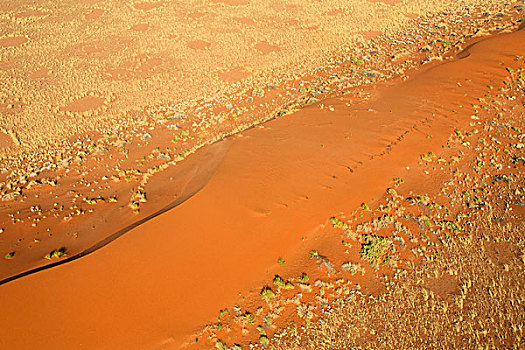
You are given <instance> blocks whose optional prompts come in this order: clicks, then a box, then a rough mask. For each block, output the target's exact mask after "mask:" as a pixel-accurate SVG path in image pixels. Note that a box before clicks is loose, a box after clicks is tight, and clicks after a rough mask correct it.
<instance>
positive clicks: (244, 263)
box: [0, 5, 525, 348]
mask: <svg viewBox="0 0 525 350" xmlns="http://www.w3.org/2000/svg"><path fill="white" fill-rule="evenodd" d="M135 6H137V5H135ZM141 6H142V5H141ZM144 7H145V8H147V6H146V5H144ZM523 52H525V31H520V32H516V33H512V34H506V35H501V36H498V37H496V38H491V39H487V40H484V41H481V42H479V43H477V44H475V45H473V46H472V47H470V48H469V49H468V52H467V53H465V54H463V55H462V56H461V57H462V58H461V59H457V60H454V61H453V62H449V63H444V64H441V65H436V66H433V67H431V68H430V69H427V70H426V71H424V72H422V73H420V74H418V75H417V76H416V77H415V78H413V79H411V80H408V81H406V82H404V83H399V84H397V85H394V86H390V87H382V88H380V89H378V90H377V91H374V96H375V97H374V98H373V99H372V100H371V101H369V102H366V103H361V104H357V105H356V104H351V103H350V102H351V101H350V100H349V99H346V98H345V97H341V98H336V99H331V100H325V101H321V102H320V103H317V104H314V105H311V106H309V107H307V108H304V109H303V110H301V111H299V112H297V113H295V114H293V115H289V116H285V117H282V118H280V119H277V120H274V121H271V122H269V123H267V124H265V125H264V126H263V127H258V128H254V129H251V130H249V131H247V132H244V133H243V134H242V135H238V136H235V137H232V138H230V139H227V140H225V141H222V142H220V143H218V144H217V145H215V146H214V147H219V148H224V149H227V152H226V154H225V156H224V159H223V160H222V162H221V163H220V164H219V165H217V166H216V167H215V166H214V169H210V171H211V173H209V174H208V175H210V174H213V176H211V178H209V176H208V177H206V176H205V177H204V179H201V182H200V185H202V186H204V187H202V189H201V190H200V191H199V192H197V193H196V194H195V195H194V196H192V197H189V199H188V200H186V201H185V202H183V203H182V204H180V205H179V206H177V207H176V208H174V209H172V210H170V211H168V212H166V213H164V214H162V215H160V216H157V217H155V218H153V219H152V220H150V221H148V222H146V223H144V224H143V225H140V226H139V227H136V228H134V229H132V230H131V231H129V232H127V233H126V234H125V235H123V236H122V237H120V238H119V239H117V240H115V241H114V242H112V243H111V244H109V245H107V246H105V247H103V248H101V249H99V250H97V251H96V252H94V253H92V254H90V255H88V256H86V257H83V258H81V259H78V260H75V261H74V262H71V263H68V264H64V265H60V266H58V267H55V268H53V269H50V270H46V271H43V272H40V273H36V274H33V275H30V276H27V277H24V278H21V279H18V280H15V281H12V282H10V283H7V284H5V285H3V286H1V287H0V309H1V310H2V318H1V321H0V345H2V347H3V348H51V347H55V348H56V347H58V348H76V347H79V346H83V347H86V348H101V347H108V348H176V347H178V346H180V345H181V344H182V343H184V342H185V341H189V340H190V339H189V338H188V337H189V336H190V335H191V334H192V333H193V332H195V331H197V330H198V329H199V327H201V326H202V325H204V324H205V323H206V322H211V321H213V320H214V318H215V315H216V312H217V310H218V309H220V308H221V307H223V306H224V305H229V304H231V303H232V302H233V301H234V300H235V298H236V296H237V293H238V292H244V291H247V290H250V289H252V288H256V287H257V286H260V282H261V281H262V280H268V279H269V278H270V277H271V276H273V274H272V268H273V267H274V266H275V264H276V259H277V258H278V257H284V258H285V259H286V258H287V257H288V256H293V255H294V254H295V253H296V252H298V251H300V250H301V249H303V247H302V240H301V238H302V237H305V236H308V237H309V240H312V239H314V240H315V239H316V230H317V229H318V228H319V227H322V225H323V224H325V223H326V219H327V218H328V217H330V216H332V215H334V214H336V213H334V210H336V208H341V207H342V206H343V205H344V206H357V205H359V204H360V203H361V202H371V201H373V200H374V199H377V198H378V197H379V196H380V195H381V194H382V192H383V190H384V188H385V187H387V186H388V185H389V184H390V183H391V180H392V177H394V176H396V175H399V174H400V173H403V172H407V171H410V166H411V165H413V164H415V163H417V161H418V160H419V155H420V154H422V153H426V152H428V151H429V150H430V149H431V148H432V147H436V146H437V145H441V144H443V143H444V142H445V140H446V138H447V137H448V135H449V134H450V132H451V131H452V130H453V129H454V127H456V126H457V125H462V124H465V123H467V122H468V121H470V120H469V111H468V110H467V109H468V107H467V106H469V105H470V103H474V102H475V99H474V97H480V96H483V91H484V89H485V87H486V86H487V85H488V84H491V85H493V86H494V88H496V89H497V88H499V87H500V86H501V85H502V84H501V83H500V82H501V81H502V80H503V77H504V76H505V67H514V65H516V62H515V61H513V58H514V57H515V56H516V55H519V54H521V53H523ZM502 61H503V62H505V64H504V65H502V64H501V62H502ZM459 82H460V84H458V83H459ZM459 105H461V106H463V107H459ZM453 110H458V113H455V112H453ZM429 134H431V135H432V137H431V138H430V139H428V138H427V135H429ZM190 159H191V158H190ZM208 178H209V179H208ZM423 181H425V179H423ZM197 182H198V181H197ZM196 187H197V188H199V187H201V186H196ZM291 263H292V264H293V261H291ZM28 324H30V325H31V336H27V335H26V334H27V325H28Z"/></svg>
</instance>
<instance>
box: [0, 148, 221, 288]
mask: <svg viewBox="0 0 525 350" xmlns="http://www.w3.org/2000/svg"><path fill="white" fill-rule="evenodd" d="M228 149H229V142H228V140H222V141H219V142H217V143H214V144H211V145H209V146H207V147H206V150H203V151H204V152H205V154H204V155H203V158H204V160H203V161H201V162H199V163H195V165H194V166H193V167H192V168H191V170H190V172H192V173H193V174H191V175H190V178H189V180H188V181H187V183H186V184H185V186H184V188H183V189H182V191H181V194H180V195H179V196H178V197H177V199H176V200H174V201H173V202H171V203H170V204H168V205H167V206H165V207H163V208H162V209H160V210H158V211H156V212H154V213H153V214H150V215H148V216H146V217H144V218H142V219H140V220H138V221H136V222H134V223H132V224H131V225H128V226H126V227H124V228H122V229H120V230H118V231H117V232H115V233H113V234H111V235H110V236H108V237H106V238H104V239H103V240H101V241H99V242H97V243H95V244H94V245H92V246H91V247H89V248H87V249H85V250H83V251H82V252H80V253H78V254H75V255H72V256H70V257H68V258H66V259H63V260H60V261H57V262H54V263H51V264H47V265H44V266H39V267H36V268H34V269H31V270H27V271H24V272H21V273H18V274H16V275H13V276H9V277H7V278H4V279H3V280H1V281H0V285H3V284H6V283H9V282H11V281H14V280H17V279H19V278H22V277H25V276H28V275H32V274H34V273H37V272H40V271H44V270H48V269H51V268H53V267H56V266H59V265H63V264H67V263H69V262H72V261H75V260H77V259H80V258H82V257H84V256H86V255H89V254H91V253H93V252H95V251H97V250H99V249H100V248H102V247H104V246H106V245H108V244H109V243H111V242H113V241H114V240H116V239H117V238H119V237H121V236H122V235H124V234H125V233H127V232H129V231H130V230H132V229H134V228H135V227H137V226H140V225H142V224H143V223H145V222H147V221H149V220H151V219H153V218H155V217H157V216H159V215H161V214H163V213H165V212H167V211H168V210H171V209H173V208H175V207H177V206H179V205H181V204H182V203H184V202H186V201H187V200H189V199H190V198H191V197H193V196H194V195H196V194H197V193H198V192H199V191H200V190H202V189H203V188H204V187H205V186H206V185H207V184H208V182H209V181H210V180H211V178H212V177H213V174H215V171H216V170H217V168H218V167H219V166H220V164H221V163H222V160H223V159H224V156H225V155H226V153H227V152H228Z"/></svg>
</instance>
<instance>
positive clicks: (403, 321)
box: [199, 55, 525, 349]
mask: <svg viewBox="0 0 525 350" xmlns="http://www.w3.org/2000/svg"><path fill="white" fill-rule="evenodd" d="M508 59H509V60H513V61H514V62H516V63H518V67H519V68H518V69H514V68H509V67H507V68H506V70H507V72H508V74H507V76H506V77H505V78H504V79H503V81H502V82H503V84H501V81H499V77H498V78H494V79H493V81H494V83H495V84H496V83H498V84H500V86H501V87H498V88H496V87H494V86H493V85H487V86H486V87H484V90H485V93H484V94H483V95H482V96H480V97H477V98H475V101H476V102H475V103H471V106H470V107H471V108H472V109H473V112H472V114H471V115H470V117H469V119H470V121H469V122H468V123H465V124H464V125H463V126H462V127H461V128H457V129H455V130H453V132H452V133H451V134H450V136H449V137H448V140H447V141H446V142H445V144H443V145H442V147H440V148H438V149H434V150H433V151H430V152H428V153H423V154H421V155H420V161H419V164H418V165H417V166H416V167H415V168H412V169H411V170H410V173H409V172H406V175H405V176H400V177H395V178H393V179H392V183H391V187H389V188H386V189H385V193H384V196H383V197H382V198H381V199H380V200H378V201H375V203H374V204H370V205H369V204H368V203H362V204H361V206H360V208H358V209H355V210H343V211H341V213H340V215H338V216H334V217H331V218H330V221H329V222H330V226H333V228H329V229H326V232H327V233H326V234H325V235H324V237H323V239H324V242H323V243H322V244H320V243H317V244H318V245H320V246H321V247H322V248H320V249H314V250H311V251H310V252H309V260H310V262H305V261H306V259H304V257H303V266H302V268H303V270H304V271H305V272H303V273H300V274H299V273H295V275H291V276H290V273H289V271H287V270H286V269H283V271H282V274H281V275H276V276H275V278H274V279H273V280H272V281H269V283H268V284H267V285H266V286H264V287H263V288H262V289H261V290H260V298H261V299H262V303H257V302H254V301H253V298H252V300H250V301H249V302H244V303H242V302H241V303H240V304H238V305H236V306H235V307H233V309H225V310H221V312H220V314H219V318H218V319H219V322H218V323H215V324H213V325H210V326H209V327H208V328H207V329H206V330H205V331H204V333H202V334H200V336H201V337H203V338H204V339H206V340H205V341H209V342H210V343H208V344H213V343H214V342H215V346H216V348H217V349H240V348H244V346H245V345H246V341H247V340H251V341H252V342H251V343H250V344H249V345H250V348H258V347H262V348H269V349H343V348H344V349H346V348H357V349H369V348H380V349H409V348H410V349H427V348H440V349H441V348H442V349H452V348H454V349H459V348H464V349H466V348H468V349H470V348H472V349H502V348H505V349H520V348H522V346H523V336H524V334H523V332H524V330H523V327H524V324H525V315H524V314H523V303H524V299H523V291H524V284H525V273H524V269H525V242H524V232H525V225H524V221H523V218H524V215H525V209H524V206H525V200H524V199H525V187H524V186H525V182H524V177H523V174H524V166H525V153H524V151H523V149H524V148H525V144H524V140H525V134H524V133H523V131H524V128H525V123H524V120H525V119H524V118H525V109H524V108H523V106H524V103H525V100H524V98H525V95H524V92H525V58H524V57H523V56H521V55H517V56H514V57H508ZM501 64H502V65H504V64H505V62H503V61H502V62H501ZM468 82H469V79H466V80H465V81H464V82H457V85H458V88H459V89H466V90H465V91H468V88H466V87H465V86H466V84H468ZM465 96H468V97H469V98H472V97H475V96H472V95H470V94H469V95H467V94H465ZM459 107H460V108H462V107H463V106H459ZM450 113H458V111H456V110H453V111H450ZM467 114H468V113H467ZM430 132H432V129H430ZM427 137H428V138H432V137H433V136H432V135H430V134H429V135H428V136H427ZM295 272H297V269H295ZM283 319H285V320H286V321H285V322H283ZM276 324H277V325H278V326H277V327H276ZM283 326H284V327H285V329H281V327H283ZM256 338H258V341H253V339H256ZM210 339H211V341H210ZM199 341H202V339H200V340H199ZM241 344H242V346H241ZM208 346H211V345H208Z"/></svg>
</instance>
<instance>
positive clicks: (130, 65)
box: [0, 0, 503, 155]
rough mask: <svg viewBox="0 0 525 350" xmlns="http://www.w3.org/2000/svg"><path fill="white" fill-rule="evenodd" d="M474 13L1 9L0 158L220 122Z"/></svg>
mask: <svg viewBox="0 0 525 350" xmlns="http://www.w3.org/2000/svg"><path fill="white" fill-rule="evenodd" d="M479 3H480V2H479V1H476V0H471V1H462V2H461V3H460V4H458V3H457V2H455V1H444V0H432V1H404V2H401V1H384V2H380V1H365V0H361V1H356V0H351V1H344V2H341V1H335V0H330V1H323V2H322V3H321V2H307V3H304V2H298V1H263V2H261V1H248V0H246V1H227V0H225V1H205V2H202V1H185V2H179V1H121V0H112V1H90V2H80V3H79V2H68V3H63V2H59V3H57V2H52V1H51V2H49V1H36V2H33V1H15V2H3V3H2V4H1V5H0V28H1V29H0V79H1V80H2V82H3V83H2V89H1V91H0V113H1V118H0V130H1V131H2V132H3V133H4V137H3V139H2V149H1V152H2V153H3V154H4V155H6V154H13V153H15V154H19V153H21V152H22V153H23V152H24V151H26V150H32V151H36V152H42V149H41V147H43V146H47V147H52V146H56V145H57V143H58V144H62V143H63V141H64V139H65V138H67V137H70V136H74V135H77V134H79V133H84V132H87V133H94V132H95V135H96V136H95V137H100V134H99V133H107V132H113V131H115V129H114V128H117V130H118V128H122V127H124V126H129V125H130V124H137V123H140V122H143V121H149V120H150V118H155V119H157V118H164V116H165V115H166V114H169V113H170V112H172V113H174V112H187V113H191V117H192V121H193V122H197V123H200V122H202V121H206V122H208V123H210V122H212V121H214V119H221V116H217V115H213V114H211V115H210V114H208V113H206V111H205V110H203V108H202V107H203V106H208V105H209V104H214V105H218V106H222V107H226V106H227V105H229V104H230V102H229V99H230V98H231V97H232V96H235V95H236V94H239V93H243V92H245V91H246V90H251V89H253V88H254V87H259V88H260V87H264V86H266V85H276V84H278V83H280V82H282V81H283V80H287V79H290V78H292V77H294V76H297V75H304V74H306V73H310V72H312V69H313V68H315V67H319V66H321V65H324V64H325V63H326V60H327V58H328V57H330V56H332V55H333V54H334V53H337V52H343V53H344V52H348V50H351V48H352V46H353V45H354V43H355V42H356V41H360V40H363V38H369V37H373V36H375V35H378V34H388V33H393V32H396V31H399V30H400V29H402V28H403V27H404V26H406V25H407V23H408V21H409V19H410V18H413V17H415V16H420V15H425V14H429V13H437V12H439V11H448V10H449V9H454V8H457V7H458V6H471V5H475V4H479ZM483 3H485V4H486V5H487V7H489V6H490V4H498V3H503V1H490V2H486V1H484V2H483ZM198 107H201V108H200V109H201V110H200V111H199V110H198V111H195V108H198ZM65 146H68V144H67V143H66V144H65ZM47 151H56V150H53V149H48V150H47ZM59 151H60V150H58V151H57V152H59Z"/></svg>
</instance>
